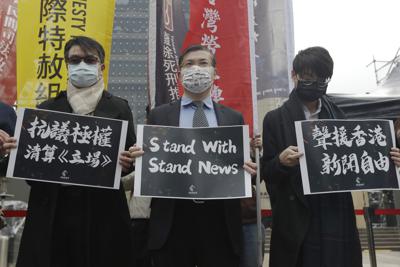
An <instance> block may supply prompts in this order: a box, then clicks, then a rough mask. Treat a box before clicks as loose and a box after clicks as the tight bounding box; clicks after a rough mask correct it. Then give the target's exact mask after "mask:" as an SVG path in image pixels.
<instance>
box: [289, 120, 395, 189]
mask: <svg viewBox="0 0 400 267" xmlns="http://www.w3.org/2000/svg"><path fill="white" fill-rule="evenodd" d="M295 126H296V136H297V144H298V147H299V151H300V152H303V153H304V156H302V157H301V158H300V169H301V177H302V181H303V189H304V194H315V193H327V192H341V191H355V190H373V189H378V190H380V189H398V188H399V184H400V183H399V181H400V180H399V175H398V171H397V170H396V167H395V165H394V163H393V161H392V160H391V159H390V149H391V148H392V147H395V141H394V140H395V136H394V128H393V122H392V121H389V120H363V121H357V120H308V121H297V122H295Z"/></svg>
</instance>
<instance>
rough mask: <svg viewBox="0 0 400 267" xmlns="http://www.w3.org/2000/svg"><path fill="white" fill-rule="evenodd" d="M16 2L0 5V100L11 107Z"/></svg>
mask: <svg viewBox="0 0 400 267" xmlns="http://www.w3.org/2000/svg"><path fill="white" fill-rule="evenodd" d="M17 6H18V1H17V0H2V1H1V3H0V23H1V24H0V100H1V101H3V102H5V103H7V104H9V105H13V104H14V102H15V100H16V93H17V92H16V90H17V87H16V85H17V84H16V52H15V51H16V39H17V38H16V34H17V24H18V22H17V19H18V16H17V15H18V12H17Z"/></svg>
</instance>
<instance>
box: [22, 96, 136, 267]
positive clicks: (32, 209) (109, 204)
mask: <svg viewBox="0 0 400 267" xmlns="http://www.w3.org/2000/svg"><path fill="white" fill-rule="evenodd" d="M39 108H41V109H48V110H54V111H61V112H68V113H72V108H71V106H70V105H69V103H68V101H67V96H66V93H65V92H62V93H60V94H59V95H58V96H57V97H56V98H54V99H51V100H48V101H45V102H44V103H42V104H41V105H40V106H39ZM94 115H95V116H98V117H104V118H112V119H121V120H127V121H128V123H129V124H128V133H127V140H126V148H128V147H129V146H132V145H133V144H134V143H135V141H136V137H135V133H134V130H133V120H132V114H131V110H130V108H129V106H128V103H127V101H125V100H123V99H121V98H118V97H115V96H112V95H111V94H110V93H108V92H104V93H103V96H102V98H101V99H100V102H99V103H98V105H97V107H96V110H95V112H94ZM29 184H30V185H31V192H30V196H29V203H28V214H27V217H26V222H25V227H24V232H23V235H22V239H21V246H20V250H19V255H18V263H17V266H18V267H50V257H51V249H52V247H54V245H53V244H52V240H53V231H54V229H53V223H54V218H55V214H56V211H57V209H58V207H57V199H58V193H59V190H60V188H61V186H60V185H58V184H52V183H42V182H29ZM81 189H82V190H83V191H84V192H85V195H86V196H87V199H85V200H83V201H82V203H81V205H80V206H78V207H76V208H79V209H84V213H85V214H87V217H86V218H87V219H86V221H85V225H84V226H83V227H85V228H86V229H89V230H88V231H87V235H86V236H84V237H83V238H84V239H86V240H89V241H88V242H87V243H90V247H89V248H87V249H86V251H85V252H83V253H86V254H87V255H86V257H87V258H88V259H89V261H90V266H96V267H99V266H104V267H108V266H121V267H130V266H131V258H132V256H131V253H132V241H131V236H130V217H129V210H128V205H127V201H126V197H125V193H124V191H123V188H122V185H121V187H120V189H119V190H111V189H102V188H89V187H82V188H81ZM65 216H68V214H65Z"/></svg>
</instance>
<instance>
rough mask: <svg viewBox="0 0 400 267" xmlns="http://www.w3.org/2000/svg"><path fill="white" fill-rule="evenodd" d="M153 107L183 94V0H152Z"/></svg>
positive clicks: (150, 96)
mask: <svg viewBox="0 0 400 267" xmlns="http://www.w3.org/2000/svg"><path fill="white" fill-rule="evenodd" d="M149 12H150V14H149V64H148V68H149V103H150V107H151V108H153V107H155V106H158V105H161V104H164V103H168V102H171V101H174V100H177V99H178V98H179V90H178V67H179V66H178V60H179V52H180V50H181V46H182V43H183V40H184V37H185V34H186V31H187V27H186V23H185V18H184V15H183V11H182V0H150V2H149Z"/></svg>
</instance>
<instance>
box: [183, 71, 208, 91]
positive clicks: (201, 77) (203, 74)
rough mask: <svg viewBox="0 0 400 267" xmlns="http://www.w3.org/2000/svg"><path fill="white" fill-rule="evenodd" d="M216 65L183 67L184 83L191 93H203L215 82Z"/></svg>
mask: <svg viewBox="0 0 400 267" xmlns="http://www.w3.org/2000/svg"><path fill="white" fill-rule="evenodd" d="M212 73H214V67H199V66H197V65H194V66H192V67H190V68H184V69H182V85H183V87H184V88H185V89H186V90H188V91H189V92H191V93H194V94H201V93H203V92H205V91H206V90H207V89H208V88H210V87H211V85H212V84H213V82H214V81H213V79H212Z"/></svg>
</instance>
